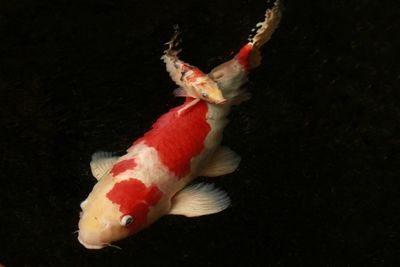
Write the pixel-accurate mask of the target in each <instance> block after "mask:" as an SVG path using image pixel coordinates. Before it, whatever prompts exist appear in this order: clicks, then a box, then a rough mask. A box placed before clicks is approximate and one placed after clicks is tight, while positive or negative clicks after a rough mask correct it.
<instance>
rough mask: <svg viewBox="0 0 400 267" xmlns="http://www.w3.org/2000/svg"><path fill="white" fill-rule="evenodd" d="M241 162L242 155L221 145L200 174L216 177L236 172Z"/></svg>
mask: <svg viewBox="0 0 400 267" xmlns="http://www.w3.org/2000/svg"><path fill="white" fill-rule="evenodd" d="M239 163H240V156H239V155H238V154H236V153H235V152H233V151H232V150H231V149H230V148H228V147H221V148H219V150H217V152H216V153H215V155H214V157H213V158H212V159H211V162H210V164H209V165H208V166H207V168H206V169H204V170H203V172H202V173H201V174H200V175H201V176H207V177H216V176H221V175H225V174H228V173H231V172H234V171H235V170H236V169H237V167H238V166H239Z"/></svg>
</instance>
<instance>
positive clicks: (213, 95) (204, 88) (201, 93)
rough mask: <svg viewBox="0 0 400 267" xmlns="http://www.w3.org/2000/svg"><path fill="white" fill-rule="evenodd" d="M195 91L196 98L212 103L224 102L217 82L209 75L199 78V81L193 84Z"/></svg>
mask: <svg viewBox="0 0 400 267" xmlns="http://www.w3.org/2000/svg"><path fill="white" fill-rule="evenodd" d="M195 87H196V89H195V91H196V92H197V93H198V98H200V99H202V100H204V101H207V102H209V103H213V104H224V103H225V102H226V99H225V98H224V96H223V94H222V92H221V90H220V88H219V87H218V84H217V83H216V82H214V81H213V80H211V79H210V78H209V77H205V79H201V80H200V82H198V83H196V84H195Z"/></svg>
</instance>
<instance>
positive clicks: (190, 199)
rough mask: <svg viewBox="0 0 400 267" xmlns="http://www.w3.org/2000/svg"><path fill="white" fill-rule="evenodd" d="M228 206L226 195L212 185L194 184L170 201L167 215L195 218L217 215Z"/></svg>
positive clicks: (228, 201)
mask: <svg viewBox="0 0 400 267" xmlns="http://www.w3.org/2000/svg"><path fill="white" fill-rule="evenodd" d="M229 204H230V200H229V197H228V195H227V194H226V193H225V192H224V191H222V190H219V189H218V188H215V187H214V185H213V184H204V183H200V184H195V185H190V186H188V187H186V188H184V189H183V190H182V191H180V192H178V193H177V194H176V195H175V196H174V198H173V199H172V208H171V210H170V211H169V214H174V215H184V216H186V217H197V216H203V215H208V214H213V213H217V212H220V211H223V210H224V209H226V208H227V207H228V206H229Z"/></svg>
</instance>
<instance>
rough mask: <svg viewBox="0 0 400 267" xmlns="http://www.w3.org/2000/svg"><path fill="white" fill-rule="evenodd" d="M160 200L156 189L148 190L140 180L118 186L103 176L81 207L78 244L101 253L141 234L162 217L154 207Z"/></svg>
mask: <svg viewBox="0 0 400 267" xmlns="http://www.w3.org/2000/svg"><path fill="white" fill-rule="evenodd" d="M161 196H162V193H161V192H160V191H159V190H158V188H157V187H155V186H150V187H146V186H145V185H144V184H143V183H142V182H140V181H139V180H137V179H127V180H123V181H119V182H118V181H115V179H114V178H113V177H112V176H111V175H106V176H104V177H103V178H102V179H101V180H100V181H99V182H98V183H97V184H96V185H95V187H94V188H93V191H92V192H91V193H90V194H89V196H88V198H87V199H86V200H84V201H83V202H82V203H81V209H82V212H81V215H80V220H79V231H78V233H79V234H78V240H79V242H80V243H81V244H82V245H83V246H84V247H86V248H88V249H100V248H103V247H106V246H111V243H112V242H115V241H118V240H121V239H123V238H125V237H127V236H129V235H133V234H135V233H137V232H139V231H140V230H141V229H143V228H144V227H146V226H147V225H149V224H150V223H152V222H153V221H155V220H156V219H157V218H158V217H160V216H161V215H160V211H159V210H158V209H157V208H155V207H152V206H154V205H155V204H156V203H157V202H158V201H159V200H160V198H161Z"/></svg>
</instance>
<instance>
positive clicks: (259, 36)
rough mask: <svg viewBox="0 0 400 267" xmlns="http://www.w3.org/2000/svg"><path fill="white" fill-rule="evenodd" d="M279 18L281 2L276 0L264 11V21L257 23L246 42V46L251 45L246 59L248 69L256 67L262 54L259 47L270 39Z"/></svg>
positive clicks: (280, 16) (280, 15)
mask: <svg viewBox="0 0 400 267" xmlns="http://www.w3.org/2000/svg"><path fill="white" fill-rule="evenodd" d="M281 18H282V3H281V1H280V0H276V1H275V4H274V6H273V7H272V8H271V9H267V11H266V12H265V19H264V21H263V22H259V23H257V25H256V28H257V31H256V33H255V35H254V36H253V37H250V38H249V43H248V44H247V46H250V47H251V52H250V53H249V55H248V60H247V61H248V62H247V64H248V68H249V69H253V68H256V67H258V66H259V65H260V64H261V59H262V56H261V53H260V48H261V47H262V46H263V45H264V44H265V43H267V42H268V41H269V40H270V39H271V36H272V34H273V33H274V32H275V30H276V28H277V27H278V25H279V22H280V21H281ZM245 47H246V46H245ZM245 47H244V48H245ZM242 49H243V48H242Z"/></svg>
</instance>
